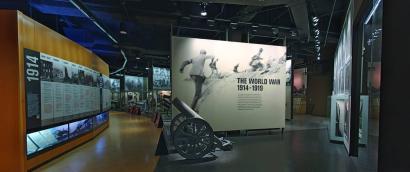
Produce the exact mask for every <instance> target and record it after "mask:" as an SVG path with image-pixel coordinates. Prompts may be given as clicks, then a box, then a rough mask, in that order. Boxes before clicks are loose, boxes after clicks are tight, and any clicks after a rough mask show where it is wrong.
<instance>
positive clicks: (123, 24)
mask: <svg viewBox="0 0 410 172" xmlns="http://www.w3.org/2000/svg"><path fill="white" fill-rule="evenodd" d="M120 34H122V35H126V34H127V31H126V30H125V23H124V22H120Z"/></svg>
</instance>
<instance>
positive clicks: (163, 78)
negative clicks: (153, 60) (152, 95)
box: [152, 67, 171, 90]
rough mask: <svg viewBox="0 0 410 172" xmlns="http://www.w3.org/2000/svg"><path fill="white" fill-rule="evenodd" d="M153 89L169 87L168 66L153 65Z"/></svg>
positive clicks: (169, 75)
mask: <svg viewBox="0 0 410 172" xmlns="http://www.w3.org/2000/svg"><path fill="white" fill-rule="evenodd" d="M152 70H153V81H154V84H153V85H154V89H162V90H168V89H171V73H170V71H169V68H160V67H153V68H152Z"/></svg>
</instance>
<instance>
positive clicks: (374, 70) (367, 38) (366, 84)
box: [360, 0, 383, 137]
mask: <svg viewBox="0 0 410 172" xmlns="http://www.w3.org/2000/svg"><path fill="white" fill-rule="evenodd" d="M368 10H369V11H368V13H367V15H366V16H365V18H364V23H363V25H362V51H361V52H360V53H361V57H362V62H363V64H362V76H363V77H362V82H361V94H362V95H363V96H366V98H367V100H368V104H365V105H364V107H363V113H366V114H368V119H367V118H364V119H363V120H361V123H360V135H362V136H363V137H367V136H373V137H378V136H379V127H378V123H379V118H380V81H381V59H382V52H381V50H382V39H383V38H382V32H383V30H382V24H383V0H373V1H372V3H371V5H370V7H369V9H368ZM367 124H368V126H369V128H367Z"/></svg>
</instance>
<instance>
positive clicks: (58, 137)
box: [26, 124, 68, 155]
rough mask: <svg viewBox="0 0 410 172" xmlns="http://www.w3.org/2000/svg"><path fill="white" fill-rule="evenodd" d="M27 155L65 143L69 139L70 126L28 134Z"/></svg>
mask: <svg viewBox="0 0 410 172" xmlns="http://www.w3.org/2000/svg"><path fill="white" fill-rule="evenodd" d="M26 139H27V155H32V154H34V153H36V152H39V151H41V150H44V149H46V148H48V147H51V146H54V145H56V144H58V143H61V142H64V141H66V140H67V139H68V124H65V125H61V126H58V127H53V128H49V129H45V130H41V131H37V132H34V133H30V134H27V138H26Z"/></svg>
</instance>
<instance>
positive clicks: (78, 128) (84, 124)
mask: <svg viewBox="0 0 410 172" xmlns="http://www.w3.org/2000/svg"><path fill="white" fill-rule="evenodd" d="M68 128H69V130H70V131H69V135H70V138H74V137H76V136H78V135H81V134H84V133H86V132H87V131H90V130H91V129H92V128H93V120H92V118H88V119H83V120H80V121H75V122H72V123H69V124H68Z"/></svg>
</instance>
